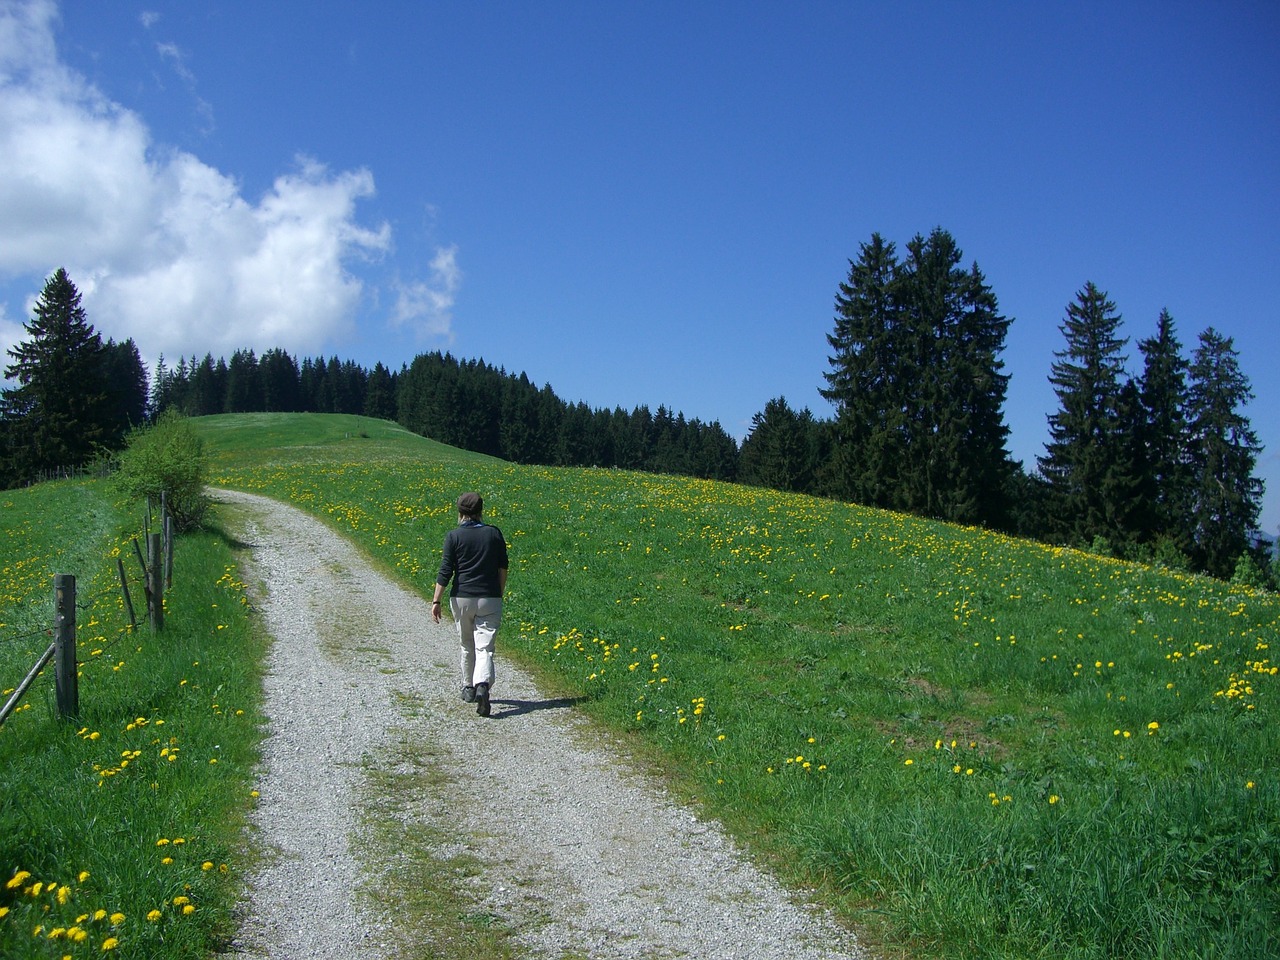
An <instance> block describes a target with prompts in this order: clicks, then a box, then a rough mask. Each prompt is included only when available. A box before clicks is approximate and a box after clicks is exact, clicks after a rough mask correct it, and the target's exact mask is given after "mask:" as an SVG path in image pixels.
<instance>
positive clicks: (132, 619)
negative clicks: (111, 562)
mask: <svg viewBox="0 0 1280 960" xmlns="http://www.w3.org/2000/svg"><path fill="white" fill-rule="evenodd" d="M116 569H117V570H119V571H120V592H121V593H123V594H124V607H125V609H126V610H128V611H129V626H130V627H132V628H133V629H134V630H137V629H138V618H137V616H136V615H135V614H134V612H133V598H132V597H130V596H129V578H128V577H126V576H125V575H124V558H123V557H116Z"/></svg>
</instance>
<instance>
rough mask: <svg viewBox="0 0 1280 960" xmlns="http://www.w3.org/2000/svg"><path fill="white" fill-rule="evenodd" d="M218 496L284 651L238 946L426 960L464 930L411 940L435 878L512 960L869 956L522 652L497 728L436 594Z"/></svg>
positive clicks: (510, 672) (296, 526) (319, 535)
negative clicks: (685, 801) (533, 671)
mask: <svg viewBox="0 0 1280 960" xmlns="http://www.w3.org/2000/svg"><path fill="white" fill-rule="evenodd" d="M214 496H215V499H216V500H217V501H219V502H222V503H225V504H228V505H231V506H232V509H231V511H229V523H230V525H231V527H232V529H233V530H234V531H235V535H236V536H237V537H239V538H240V539H241V540H243V541H244V542H245V543H246V544H247V545H248V549H247V551H246V564H247V571H246V575H245V576H244V579H245V580H246V582H248V583H250V584H251V597H252V599H253V600H254V602H255V604H256V605H257V606H258V607H259V609H260V612H261V615H262V617H263V619H264V621H265V624H266V627H267V628H268V630H269V631H270V633H271V635H272V637H273V638H274V643H273V644H272V649H271V653H270V656H269V660H268V664H267V671H266V673H267V676H266V681H265V712H266V715H267V718H268V731H267V734H268V735H267V737H266V739H265V741H264V744H263V762H262V766H261V771H260V773H259V778H258V779H259V783H258V789H259V791H260V794H261V796H260V798H259V800H258V806H257V808H256V810H255V812H254V814H253V816H252V831H253V836H252V837H251V840H252V842H253V843H254V844H255V845H256V846H257V847H259V848H260V849H262V850H263V851H264V852H265V856H264V858H263V861H262V863H261V864H260V865H259V868H258V869H257V870H256V872H255V873H254V874H253V875H252V876H251V877H250V880H249V890H248V893H247V902H246V903H245V904H244V905H243V908H242V911H241V930H240V933H239V935H238V937H237V938H236V940H235V941H234V942H233V943H232V944H230V945H229V947H230V950H231V951H232V952H234V953H237V954H240V955H247V956H251V957H272V958H289V960H311V958H317V960H318V958H339V957H341V958H357V960H366V958H367V960H383V958H387V960H390V958H395V957H399V956H402V955H415V956H418V955H424V954H423V953H422V952H421V949H422V947H423V946H424V945H425V944H427V943H430V944H436V945H440V944H447V943H448V942H450V939H451V937H452V936H453V933H452V932H451V931H450V930H448V929H434V930H422V929H417V930H415V929H412V927H413V926H414V923H406V922H405V921H406V916H405V913H406V911H403V910H398V909H397V907H396V903H397V900H400V899H402V898H403V899H405V900H407V899H409V898H411V896H412V893H413V891H407V890H405V889H404V884H405V878H406V877H407V876H412V873H411V868H412V867H413V865H415V864H417V865H418V868H419V869H421V865H422V864H423V863H426V864H428V865H429V866H430V869H431V873H432V875H433V878H434V881H435V882H439V881H440V879H441V877H444V878H445V879H444V881H443V882H444V883H447V884H448V885H449V889H450V891H451V892H450V894H449V896H450V897H456V902H457V903H461V904H465V905H467V909H468V911H469V912H468V913H467V915H466V916H467V917H468V918H469V920H468V922H469V923H472V924H477V923H478V924H480V925H486V924H487V925H490V926H494V927H499V928H500V929H501V930H502V931H504V934H503V936H504V942H505V944H506V947H507V949H509V950H510V951H511V955H514V956H519V957H530V958H535V957H546V958H566V957H573V958H592V960H597V958H598V960H612V958H637V960H638V958H646V960H649V958H668V957H684V956H697V957H699V958H703V960H729V958H758V960H784V958H785V960H844V958H859V960H861V958H864V957H865V954H864V953H863V952H862V951H861V950H860V949H859V947H858V945H857V943H856V942H855V940H854V938H853V936H852V935H851V934H850V933H849V932H848V931H846V930H843V929H842V928H840V927H839V926H838V925H837V924H835V923H834V922H833V921H832V920H831V919H830V918H829V917H828V916H827V915H826V914H824V913H823V912H822V911H820V910H818V909H816V908H814V907H812V906H809V905H806V904H804V903H802V902H801V901H800V900H799V899H797V898H795V897H794V896H793V895H790V894H788V892H787V891H785V890H784V889H783V888H782V887H781V886H780V885H779V884H778V882H777V881H776V880H774V879H773V878H772V877H771V876H769V875H768V874H767V873H765V872H763V871H762V870H760V869H758V868H757V867H756V866H754V865H753V864H752V863H751V862H750V861H749V859H748V858H747V857H746V856H745V855H744V854H743V853H742V851H741V850H740V848H738V847H737V846H736V845H735V843H734V842H733V841H732V840H731V839H730V838H729V837H728V836H726V834H725V833H724V832H723V830H722V829H721V828H720V826H719V825H718V824H717V823H715V822H714V821H710V820H707V819H704V818H703V817H701V816H700V815H699V814H698V813H697V812H695V811H694V810H692V809H690V808H688V807H686V806H683V805H681V804H680V803H677V802H676V801H675V800H673V799H672V798H671V797H670V796H669V795H668V794H667V793H666V792H665V791H664V789H663V788H662V786H661V784H660V783H657V782H655V781H654V780H653V779H652V778H650V777H647V776H645V775H644V774H643V773H641V772H639V771H638V770H636V769H635V768H634V767H633V766H631V765H629V764H628V763H627V762H626V760H625V758H621V757H619V756H618V754H617V751H616V750H614V749H611V748H610V744H609V743H608V742H606V741H605V740H604V739H602V738H601V737H600V736H599V735H598V734H596V733H594V732H593V728H592V726H591V725H590V724H589V723H588V721H586V720H585V719H584V718H583V717H581V716H580V715H578V714H577V713H576V712H575V711H574V710H573V709H572V705H571V704H569V703H566V702H564V701H559V700H554V699H549V698H547V697H545V696H544V695H543V694H541V693H540V692H539V690H538V689H537V687H536V686H535V684H534V683H533V681H532V680H531V679H530V678H529V677H528V676H527V675H525V674H524V673H522V672H521V671H520V670H518V669H516V668H515V666H514V665H512V664H511V662H510V661H509V660H507V659H506V658H504V657H503V656H502V648H501V643H502V638H501V634H499V667H498V668H499V676H498V682H497V683H496V684H495V686H494V697H493V715H492V716H491V717H490V718H489V719H487V720H483V719H481V718H479V717H477V716H476V714H475V709H474V707H471V706H470V705H467V704H464V703H462V702H461V700H460V699H459V697H458V692H457V686H458V682H457V653H456V648H457V641H456V637H455V634H454V632H453V629H452V625H451V624H449V623H448V622H447V621H446V622H445V623H444V624H440V625H436V624H433V623H432V622H431V619H430V609H429V607H428V605H427V603H426V602H425V601H424V600H423V599H422V598H420V597H418V596H415V595H413V594H411V593H409V592H408V591H407V590H405V589H404V588H402V587H401V586H399V585H397V584H396V583H394V582H393V581H391V580H390V579H389V578H388V577H386V576H385V575H383V574H382V573H381V572H379V571H377V570H375V569H373V568H372V567H371V566H370V565H369V564H368V562H366V560H365V559H364V558H363V557H362V556H361V555H360V554H359V553H358V552H357V551H356V550H355V549H353V548H352V547H351V546H350V545H349V544H348V543H347V542H346V541H344V540H343V539H342V538H341V537H339V536H338V535H337V534H335V533H334V532H333V531H331V530H330V529H329V528H328V527H326V526H325V525H324V524H322V523H321V522H319V521H318V520H316V519H314V518H312V517H310V516H308V515H306V514H304V513H302V512H301V511H299V510H297V509H296V508H293V507H290V506H287V505H284V504H281V503H278V502H276V501H272V500H269V499H266V498H263V497H258V496H253V495H250V494H245V493H240V492H233V491H226V490H219V491H216V492H215V493H214ZM430 565H431V564H428V566H430ZM374 837H378V838H381V839H380V840H379V839H371V838H374ZM388 838H389V839H388ZM421 875H422V874H419V876H421ZM451 902H453V901H451ZM410 916H413V914H412V913H411V912H410ZM450 916H452V917H454V918H456V917H457V916H458V911H456V910H455V911H453V912H452V914H451V915H450V914H449V913H448V912H446V914H445V915H444V916H443V917H441V916H437V917H436V920H435V923H436V925H446V926H447V925H449V924H450V922H451V921H450V920H449V917H450ZM459 925H461V921H459ZM414 945H416V947H417V949H415V948H414ZM455 946H456V944H455ZM459 955H461V954H459Z"/></svg>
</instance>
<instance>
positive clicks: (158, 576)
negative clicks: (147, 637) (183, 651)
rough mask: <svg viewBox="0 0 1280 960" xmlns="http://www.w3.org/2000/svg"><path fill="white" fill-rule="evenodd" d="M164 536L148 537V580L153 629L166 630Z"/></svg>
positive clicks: (156, 534) (152, 534)
mask: <svg viewBox="0 0 1280 960" xmlns="http://www.w3.org/2000/svg"><path fill="white" fill-rule="evenodd" d="M162 539H163V538H162V536H161V535H160V534H158V533H151V534H148V535H147V556H148V557H149V558H150V562H149V563H148V564H147V579H148V580H149V581H150V583H151V596H150V598H149V601H150V604H151V629H152V630H163V629H164V557H163V553H162V547H163V543H162Z"/></svg>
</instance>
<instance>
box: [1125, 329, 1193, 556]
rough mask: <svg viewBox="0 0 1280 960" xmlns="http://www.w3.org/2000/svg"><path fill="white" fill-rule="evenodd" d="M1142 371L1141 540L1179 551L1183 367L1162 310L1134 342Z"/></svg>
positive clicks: (1182, 546)
mask: <svg viewBox="0 0 1280 960" xmlns="http://www.w3.org/2000/svg"><path fill="white" fill-rule="evenodd" d="M1138 349H1139V350H1141V351H1142V356H1143V370H1142V377H1141V380H1140V381H1139V393H1140V396H1141V403H1142V418H1143V423H1142V433H1143V436H1142V442H1143V447H1144V464H1143V470H1142V474H1141V488H1140V490H1139V496H1138V501H1139V503H1140V504H1141V505H1142V525H1141V537H1142V539H1143V541H1144V542H1149V543H1157V542H1160V541H1165V542H1167V543H1168V544H1170V545H1172V546H1173V547H1175V548H1176V549H1177V550H1179V551H1180V552H1181V553H1184V554H1185V553H1188V552H1189V549H1190V547H1191V536H1190V527H1191V516H1190V510H1191V490H1190V479H1191V477H1190V472H1189V470H1188V466H1187V436H1186V434H1187V417H1186V406H1187V368H1188V363H1187V360H1186V358H1185V357H1184V356H1183V355H1182V344H1181V343H1180V342H1179V341H1178V337H1177V333H1176V332H1175V329H1174V322H1173V317H1172V316H1170V315H1169V311H1168V310H1161V311H1160V316H1159V317H1158V318H1157V320H1156V335H1155V336H1154V337H1150V338H1148V339H1146V340H1142V341H1140V342H1139V343H1138Z"/></svg>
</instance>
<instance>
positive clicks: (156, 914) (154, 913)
mask: <svg viewBox="0 0 1280 960" xmlns="http://www.w3.org/2000/svg"><path fill="white" fill-rule="evenodd" d="M161 916H162V914H161V913H160V911H159V910H151V911H149V912H148V913H147V919H148V920H150V921H151V922H152V923H155V922H156V921H157V920H159V919H160V917H161Z"/></svg>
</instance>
